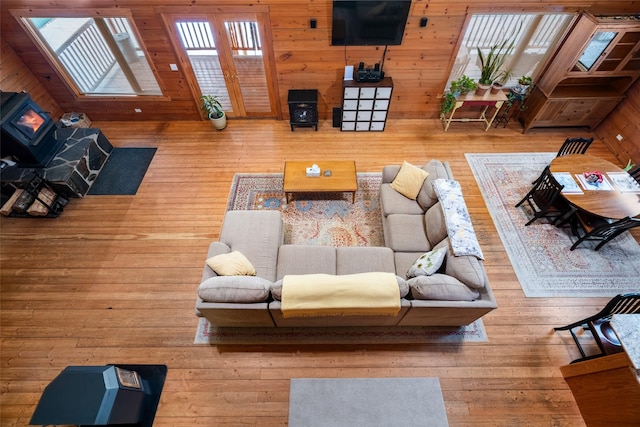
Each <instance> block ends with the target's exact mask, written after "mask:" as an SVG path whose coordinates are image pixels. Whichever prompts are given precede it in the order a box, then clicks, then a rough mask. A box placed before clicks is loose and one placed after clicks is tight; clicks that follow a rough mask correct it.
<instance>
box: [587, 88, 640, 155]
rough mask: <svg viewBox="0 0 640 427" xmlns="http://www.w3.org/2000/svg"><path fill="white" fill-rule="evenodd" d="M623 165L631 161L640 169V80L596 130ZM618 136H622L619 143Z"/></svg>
mask: <svg viewBox="0 0 640 427" xmlns="http://www.w3.org/2000/svg"><path fill="white" fill-rule="evenodd" d="M595 133H596V135H598V137H599V138H600V139H602V142H604V143H605V145H606V146H607V147H608V148H609V150H611V152H613V153H614V154H615V155H616V157H617V158H618V160H619V161H620V164H621V165H626V164H627V162H628V161H629V160H631V162H632V163H635V165H636V166H639V167H640V80H638V81H636V82H635V83H634V85H633V86H631V88H630V89H629V90H628V91H627V98H626V99H625V100H624V101H622V102H621V103H620V104H618V106H617V107H616V108H615V109H614V110H613V111H612V112H611V113H610V114H609V116H608V117H607V118H606V119H605V120H604V121H603V122H602V123H601V124H600V126H598V127H597V128H596V129H595ZM617 135H621V136H622V141H618V139H617V138H616V136H617Z"/></svg>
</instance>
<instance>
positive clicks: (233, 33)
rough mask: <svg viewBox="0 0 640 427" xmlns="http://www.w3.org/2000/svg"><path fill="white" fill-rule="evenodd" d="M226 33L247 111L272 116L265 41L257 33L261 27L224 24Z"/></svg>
mask: <svg viewBox="0 0 640 427" xmlns="http://www.w3.org/2000/svg"><path fill="white" fill-rule="evenodd" d="M224 29H225V31H226V35H227V41H228V42H229V46H230V48H231V59H232V61H233V68H234V69H235V74H234V75H233V77H232V78H233V80H234V81H236V82H237V84H238V85H239V89H240V93H241V95H242V103H243V105H244V109H245V111H246V112H247V113H250V112H254V113H268V112H270V111H271V106H270V103H269V102H268V101H269V85H268V84H267V78H266V75H265V67H264V56H263V54H262V41H261V38H260V33H259V31H258V29H259V23H258V22H256V21H245V20H242V21H239V20H232V21H226V20H225V21H224Z"/></svg>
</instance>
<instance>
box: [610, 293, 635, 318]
mask: <svg viewBox="0 0 640 427" xmlns="http://www.w3.org/2000/svg"><path fill="white" fill-rule="evenodd" d="M608 306H610V307H605V310H607V311H608V312H609V314H610V315H612V314H637V313H640V294H626V295H618V296H616V297H615V298H614V299H612V300H611V301H610V302H609V304H608Z"/></svg>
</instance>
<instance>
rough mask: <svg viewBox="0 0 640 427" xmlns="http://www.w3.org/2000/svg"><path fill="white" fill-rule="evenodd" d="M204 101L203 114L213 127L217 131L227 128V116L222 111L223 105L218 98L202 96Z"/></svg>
mask: <svg viewBox="0 0 640 427" xmlns="http://www.w3.org/2000/svg"><path fill="white" fill-rule="evenodd" d="M200 99H201V100H202V106H201V109H202V112H204V113H205V114H206V116H207V118H208V119H209V120H211V123H212V124H213V127H215V128H216V129H217V130H222V129H224V128H225V127H227V115H226V114H225V113H224V111H223V110H222V104H221V103H220V100H219V99H218V97H217V96H213V95H208V94H206V95H202V96H201V97H200Z"/></svg>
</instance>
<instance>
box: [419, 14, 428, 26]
mask: <svg viewBox="0 0 640 427" xmlns="http://www.w3.org/2000/svg"><path fill="white" fill-rule="evenodd" d="M420 26H421V27H426V26H427V17H426V16H425V17H423V18H420Z"/></svg>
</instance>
